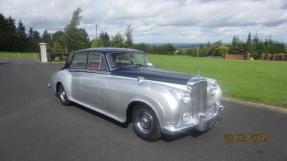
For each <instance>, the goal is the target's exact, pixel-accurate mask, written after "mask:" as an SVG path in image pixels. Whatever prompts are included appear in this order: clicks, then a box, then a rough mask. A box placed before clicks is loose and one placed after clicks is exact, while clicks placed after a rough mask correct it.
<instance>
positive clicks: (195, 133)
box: [162, 129, 209, 142]
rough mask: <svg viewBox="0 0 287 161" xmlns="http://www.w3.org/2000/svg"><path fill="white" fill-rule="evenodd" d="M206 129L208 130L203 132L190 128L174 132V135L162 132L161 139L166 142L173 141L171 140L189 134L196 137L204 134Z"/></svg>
mask: <svg viewBox="0 0 287 161" xmlns="http://www.w3.org/2000/svg"><path fill="white" fill-rule="evenodd" d="M208 131H209V130H207V131H204V132H200V131H197V130H193V129H192V130H188V131H185V132H181V133H178V134H174V135H168V134H164V135H163V137H162V140H164V141H166V142H173V141H176V140H179V139H182V138H184V137H189V136H191V137H195V138H196V137H200V136H201V135H204V134H205V133H206V132H208Z"/></svg>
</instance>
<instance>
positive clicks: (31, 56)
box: [0, 52, 39, 61]
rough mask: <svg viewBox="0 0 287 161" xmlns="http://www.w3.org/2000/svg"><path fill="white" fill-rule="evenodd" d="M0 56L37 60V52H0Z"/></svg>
mask: <svg viewBox="0 0 287 161" xmlns="http://www.w3.org/2000/svg"><path fill="white" fill-rule="evenodd" d="M1 58H26V59H33V60H36V61H38V60H39V53H19V52H0V59H1Z"/></svg>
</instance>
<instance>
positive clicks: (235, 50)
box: [230, 36, 244, 54]
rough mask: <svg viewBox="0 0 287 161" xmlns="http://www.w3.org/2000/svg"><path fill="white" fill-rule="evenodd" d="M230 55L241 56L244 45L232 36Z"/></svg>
mask: <svg viewBox="0 0 287 161" xmlns="http://www.w3.org/2000/svg"><path fill="white" fill-rule="evenodd" d="M230 53H231V54H243V53H244V44H243V42H242V41H241V40H240V39H239V37H238V36H233V39H232V44H231V46H230Z"/></svg>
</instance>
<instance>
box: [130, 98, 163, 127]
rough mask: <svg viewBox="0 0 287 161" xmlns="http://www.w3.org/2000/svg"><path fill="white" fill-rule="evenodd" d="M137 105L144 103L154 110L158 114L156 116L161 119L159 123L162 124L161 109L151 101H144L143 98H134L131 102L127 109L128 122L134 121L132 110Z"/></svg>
mask: <svg viewBox="0 0 287 161" xmlns="http://www.w3.org/2000/svg"><path fill="white" fill-rule="evenodd" d="M137 105H144V106H146V107H147V108H150V109H151V110H153V112H154V113H155V114H156V117H157V119H158V121H159V124H160V125H161V124H162V122H161V117H163V116H162V115H163V113H162V111H160V110H157V108H156V107H154V106H152V105H151V104H150V103H148V102H146V101H143V100H133V101H131V102H130V103H129V105H128V107H127V109H126V123H130V122H131V121H132V111H133V110H134V109H135V108H136V106H137Z"/></svg>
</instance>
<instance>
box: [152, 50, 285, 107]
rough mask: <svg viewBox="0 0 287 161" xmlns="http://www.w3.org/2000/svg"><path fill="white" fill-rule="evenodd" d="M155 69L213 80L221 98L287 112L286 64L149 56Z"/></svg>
mask: <svg viewBox="0 0 287 161" xmlns="http://www.w3.org/2000/svg"><path fill="white" fill-rule="evenodd" d="M149 57H150V61H151V62H152V63H153V64H154V66H155V67H158V68H164V69H170V70H174V71H179V72H185V73H192V74H196V73H198V70H200V72H201V74H202V75H203V76H207V77H211V78H215V79H217V80H218V82H219V84H220V85H221V87H222V89H223V92H224V95H225V96H228V97H233V98H240V99H242V100H248V101H254V102H262V103H266V104H272V105H278V106H282V107H285V108H287V62H274V61H243V60H224V59H216V58H195V57H189V56H165V55H153V54H151V55H150V56H149Z"/></svg>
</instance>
